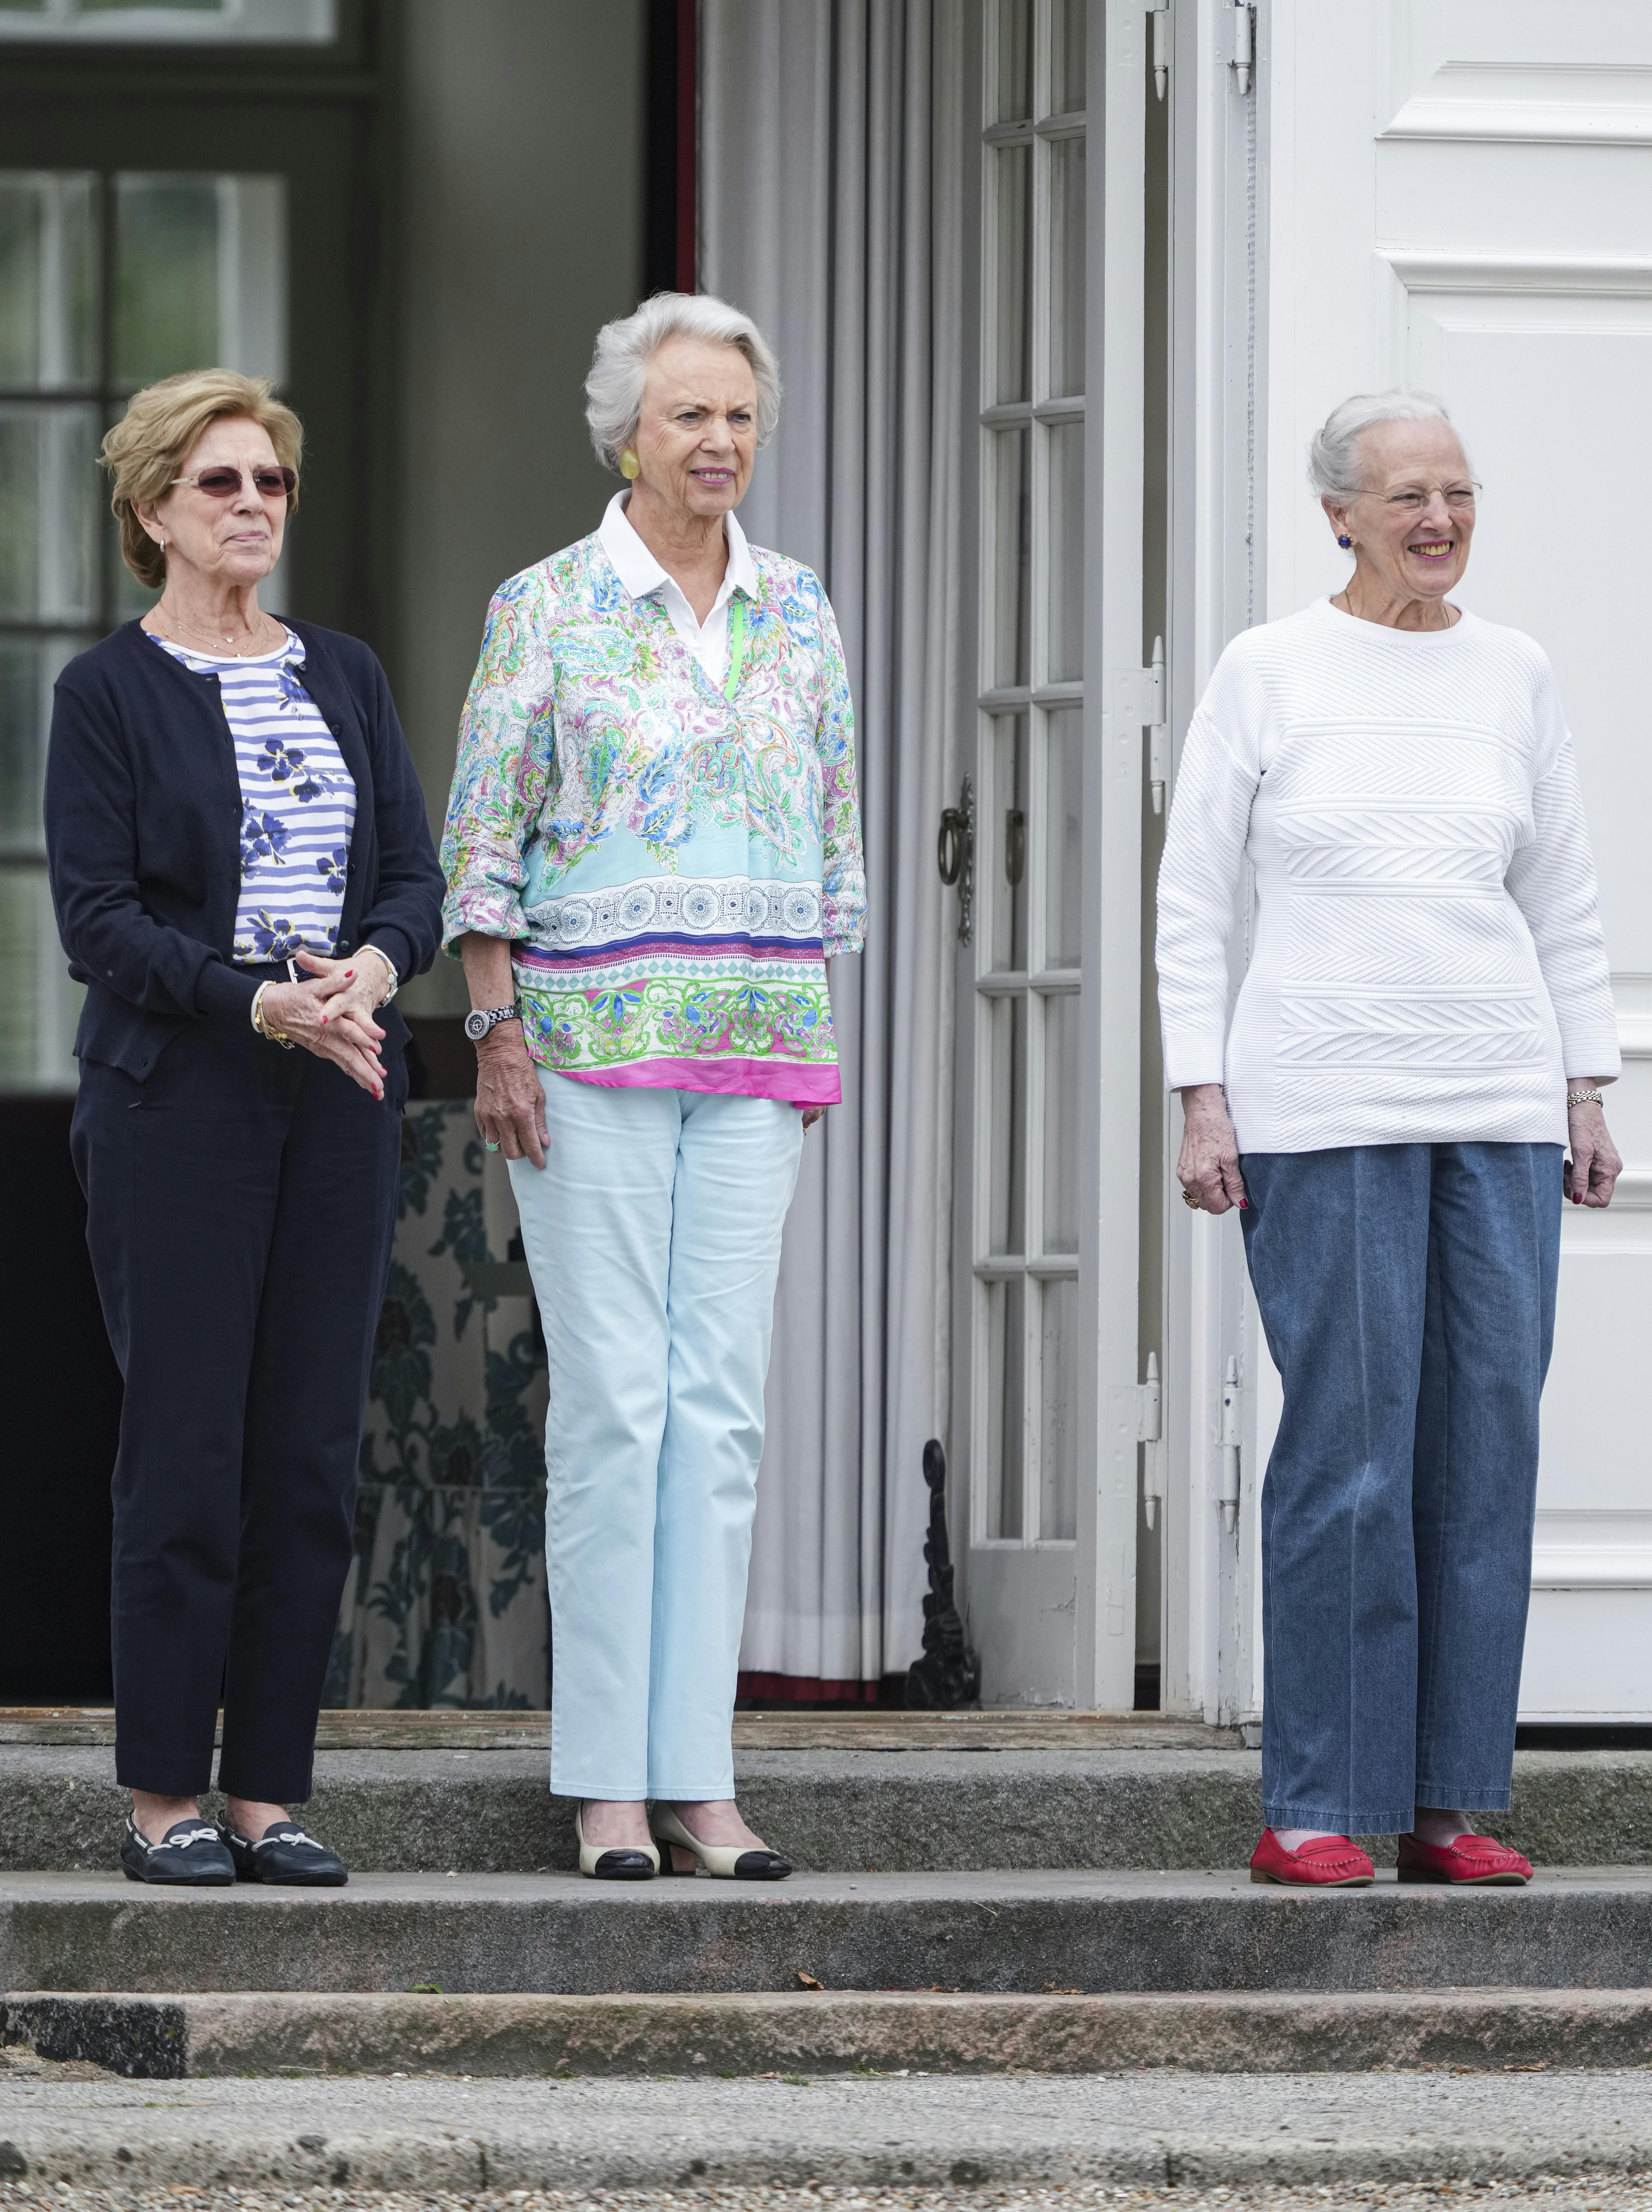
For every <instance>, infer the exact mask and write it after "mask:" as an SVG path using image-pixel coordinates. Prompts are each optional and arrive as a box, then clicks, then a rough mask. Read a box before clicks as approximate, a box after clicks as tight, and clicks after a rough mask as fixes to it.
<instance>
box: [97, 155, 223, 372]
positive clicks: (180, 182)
mask: <svg viewBox="0 0 1652 2212" xmlns="http://www.w3.org/2000/svg"><path fill="white" fill-rule="evenodd" d="M114 317H115V320H114V332H113V356H114V374H115V380H116V381H117V383H119V384H125V385H138V384H149V383H152V382H153V381H154V380H155V378H156V377H161V376H171V375H173V374H175V373H176V372H177V371H178V370H179V369H184V368H213V367H215V366H216V365H217V364H218V360H219V343H218V340H219V323H218V184H217V179H216V178H215V177H159V176H157V177H148V176H125V177H118V178H117V179H115V273H114Z"/></svg>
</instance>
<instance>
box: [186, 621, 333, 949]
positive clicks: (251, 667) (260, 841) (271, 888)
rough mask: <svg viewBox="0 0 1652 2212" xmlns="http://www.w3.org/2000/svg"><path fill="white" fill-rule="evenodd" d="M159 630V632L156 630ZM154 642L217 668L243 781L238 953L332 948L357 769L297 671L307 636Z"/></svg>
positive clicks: (205, 668)
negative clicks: (239, 650) (238, 647)
mask: <svg viewBox="0 0 1652 2212" xmlns="http://www.w3.org/2000/svg"><path fill="white" fill-rule="evenodd" d="M148 635H150V636H154V635H155V634H154V632H153V631H150V632H149V633H148ZM155 643H156V644H157V645H158V646H159V647H161V651H162V652H163V653H171V655H172V656H173V659H174V660H181V661H182V662H183V664H184V665H185V668H190V669H193V670H194V671H195V672H196V674H197V675H203V676H204V675H212V676H216V678H218V681H219V685H220V687H221V689H222V693H223V702H224V716H225V719H226V720H228V724H229V733H230V736H231V738H233V739H234V745H235V766H236V769H238V771H239V772H240V781H241V890H240V899H239V901H238V902H237V904H236V908H235V939H234V957H235V958H236V960H237V961H240V962H241V963H245V964H246V965H249V966H251V965H256V964H258V963H261V962H265V961H270V960H287V959H290V958H291V957H292V956H293V955H294V954H295V953H296V952H319V953H325V954H329V955H331V952H332V950H333V947H334V945H336V944H337V939H338V922H339V917H340V915H342V914H343V910H344V884H345V880H346V868H347V864H348V862H349V844H350V833H351V831H352V830H353V829H355V777H354V776H352V775H351V774H350V772H349V769H347V768H346V767H345V765H344V759H343V754H342V753H341V752H340V751H339V750H338V746H337V743H336V741H335V739H334V738H333V734H332V732H331V730H330V729H329V728H328V727H327V725H326V723H325V721H324V720H322V717H321V710H320V708H319V707H318V706H317V705H316V703H315V702H314V700H313V699H312V698H311V696H310V695H309V693H308V692H307V690H305V689H304V686H303V684H301V682H300V680H299V671H300V670H301V668H302V667H303V665H304V647H303V643H302V641H301V640H300V639H298V638H296V637H295V636H294V635H293V634H292V632H291V631H290V630H288V633H287V641H286V643H285V644H284V645H282V646H281V647H278V648H277V649H276V651H275V652H274V653H263V654H261V655H259V656H258V658H257V659H246V660H236V659H230V658H228V657H227V656H226V657H222V658H221V657H220V656H218V655H216V654H214V653H196V652H194V651H192V650H191V649H190V648H188V647H184V646H181V645H175V644H173V641H172V640H171V639H170V638H167V637H156V638H155Z"/></svg>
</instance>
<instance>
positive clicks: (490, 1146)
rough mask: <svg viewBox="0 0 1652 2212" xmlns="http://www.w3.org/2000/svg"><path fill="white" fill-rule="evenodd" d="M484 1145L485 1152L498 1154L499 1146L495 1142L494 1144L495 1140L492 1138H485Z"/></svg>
mask: <svg viewBox="0 0 1652 2212" xmlns="http://www.w3.org/2000/svg"><path fill="white" fill-rule="evenodd" d="M482 1144H483V1150H484V1151H485V1152H497V1151H498V1150H499V1147H498V1146H497V1145H496V1144H495V1142H494V1140H493V1139H492V1138H491V1137H484V1138H483V1139H482Z"/></svg>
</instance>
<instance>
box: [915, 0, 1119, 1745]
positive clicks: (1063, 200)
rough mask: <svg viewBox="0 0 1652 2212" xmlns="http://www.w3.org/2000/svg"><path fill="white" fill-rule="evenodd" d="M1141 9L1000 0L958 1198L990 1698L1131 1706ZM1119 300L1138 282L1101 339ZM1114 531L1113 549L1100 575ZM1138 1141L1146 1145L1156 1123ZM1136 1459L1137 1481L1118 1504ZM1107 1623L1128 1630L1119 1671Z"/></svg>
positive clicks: (992, 79) (993, 23) (978, 1571)
mask: <svg viewBox="0 0 1652 2212" xmlns="http://www.w3.org/2000/svg"><path fill="white" fill-rule="evenodd" d="M984 29H985V38H984V42H983V54H982V71H981V76H982V82H981V106H980V129H981V139H982V148H981V168H982V202H981V363H980V391H979V402H978V414H979V426H980V427H979V470H980V476H979V492H980V513H981V531H980V545H981V616H980V627H979V637H980V663H979V690H978V700H977V706H978V718H977V732H976V743H975V757H974V760H975V764H974V771H973V793H972V796H973V805H974V848H975V860H974V872H973V884H972V889H973V895H974V896H973V913H972V915H971V941H970V943H969V947H968V951H967V953H966V954H965V956H964V961H963V973H962V979H961V987H960V1002H961V1011H962V1016H963V1018H962V1020H961V1024H960V1027H961V1031H962V1033H963V1046H962V1051H961V1057H960V1079H961V1081H962V1082H963V1084H964V1085H967V1086H968V1087H969V1091H970V1093H971V1095H972V1099H973V1119H972V1127H973V1132H974V1141H973V1144H972V1146H970V1147H969V1154H968V1160H967V1167H966V1170H965V1173H964V1176H963V1179H962V1183H961V1188H960V1191H959V1208H958V1211H959V1218H960V1224H961V1230H960V1234H961V1238H962V1239H963V1242H964V1245H965V1246H966V1248H967V1249H963V1250H962V1251H961V1255H960V1256H961V1259H962V1260H963V1268H962V1269H961V1272H963V1273H967V1277H968V1282H969V1292H968V1311H967V1316H962V1317H961V1318H963V1327H964V1332H965V1335H966V1348H967V1355H968V1359H967V1372H968V1386H967V1390H966V1391H965V1392H964V1393H963V1401H964V1419H965V1421H966V1424H967V1431H968V1436H967V1445H968V1449H967V1468H968V1477H967V1491H968V1495H967V1498H966V1499H964V1500H963V1501H962V1502H963V1505H964V1517H965V1519H966V1522H967V1553H966V1558H965V1561H964V1583H965V1599H966V1604H967V1607H968V1612H969V1623H970V1629H971V1633H972V1636H973V1638H974V1640H975V1643H976V1644H977V1645H978V1646H979V1648H980V1650H981V1656H982V1662H983V1685H982V1692H983V1696H984V1697H985V1699H987V1702H989V1703H1013V1704H1031V1705H1072V1704H1074V1703H1077V1704H1079V1705H1095V1704H1096V1703H1097V1702H1102V1703H1113V1704H1125V1705H1127V1704H1128V1703H1129V1702H1130V1695H1131V1692H1130V1684H1131V1681H1132V1679H1133V1664H1134V1648H1133V1632H1134V1613H1133V1589H1132V1588H1131V1587H1129V1586H1130V1584H1131V1577H1132V1575H1133V1533H1134V1514H1135V1488H1136V1483H1135V1475H1136V1452H1135V1431H1134V1426H1133V1419H1134V1398H1133V1389H1132V1390H1131V1392H1130V1397H1131V1408H1130V1411H1131V1421H1132V1425H1131V1428H1130V1435H1129V1443H1128V1451H1127V1459H1128V1468H1127V1471H1126V1470H1125V1469H1124V1468H1123V1465H1122V1459H1123V1456H1126V1455H1118V1456H1117V1457H1116V1459H1115V1458H1109V1456H1108V1453H1107V1451H1106V1449H1105V1443H1104V1433H1103V1432H1104V1429H1105V1421H1104V1419H1103V1415H1102V1407H1103V1405H1104V1403H1105V1402H1106V1396H1107V1394H1106V1389H1105V1386H1104V1382H1103V1377H1104V1376H1108V1375H1109V1374H1110V1373H1111V1372H1112V1371H1113V1369H1114V1366H1116V1370H1117V1373H1118V1375H1119V1376H1120V1377H1121V1378H1127V1379H1128V1380H1129V1381H1130V1382H1131V1383H1132V1384H1133V1376H1134V1371H1135V1370H1134V1360H1135V1341H1134V1300H1135V1277H1134V1250H1135V1247H1134V1218H1135V1217H1134V1208H1135V1188H1134V1177H1133V1174H1131V1175H1129V1176H1127V1182H1128V1200H1129V1204H1128V1208H1127V1209H1122V1208H1121V1209H1120V1212H1119V1219H1120V1222H1121V1241H1119V1242H1116V1243H1111V1244H1110V1245H1109V1249H1108V1254H1107V1261H1106V1266H1107V1270H1108V1279H1109V1281H1111V1280H1113V1279H1115V1278H1116V1279H1117V1280H1118V1281H1120V1282H1121V1283H1122V1282H1126V1281H1127V1285H1128V1290H1127V1300H1126V1301H1125V1302H1124V1303H1125V1304H1127V1309H1128V1310H1127V1318H1126V1328H1127V1333H1128V1342H1127V1343H1126V1344H1122V1345H1121V1346H1109V1345H1107V1344H1106V1343H1105V1342H1104V1339H1105V1336H1106V1330H1107V1327H1108V1318H1107V1316H1106V1313H1105V1306H1106V1298H1105V1293H1104V1291H1102V1285H1101V1283H1100V1281H1099V1279H1098V1272H1097V1255H1098V1251H1099V1249H1100V1246H1101V1243H1102V1206H1103V1204H1104V1197H1103V1192H1102V1178H1101V1176H1100V1168H1099V1163H1100V1161H1101V1158H1102V1149H1103V1142H1104V1126H1105V1109H1106V1103H1107V1101H1106V1100H1104V1098H1103V1096H1102V1090H1103V1086H1102V1082H1101V1079H1100V1075H1099V1067H1100V1065H1101V1062H1102V1058H1103V1046H1102V1034H1103V1027H1104V1024H1105V1021H1106V1010H1107V1007H1108V1003H1109V1000H1108V994H1107V993H1106V992H1105V990H1104V988H1103V979H1104V977H1105V976H1106V975H1107V974H1108V973H1109V972H1110V971H1111V969H1112V967H1113V964H1114V963H1119V962H1122V963H1126V964H1127V972H1128V975H1129V991H1128V994H1125V993H1123V992H1122V991H1121V992H1119V993H1117V994H1114V1003H1116V1005H1117V1006H1118V1008H1119V1010H1120V1011H1121V1013H1122V1015H1123V1016H1124V1022H1123V1029H1122V1032H1121V1033H1119V1034H1116V1035H1115V1036H1114V1038H1113V1039H1112V1051H1111V1054H1110V1055H1109V1057H1108V1066H1109V1069H1110V1070H1111V1071H1112V1072H1113V1073H1114V1075H1116V1076H1122V1074H1123V1073H1124V1071H1125V1070H1126V1069H1128V1071H1129V1074H1128V1084H1129V1101H1130V1103H1131V1106H1132V1108H1133V1101H1134V1083H1135V1074H1134V1068H1135V1054H1136V1030H1135V1027H1134V1000H1135V993H1136V987H1137V986H1136V969H1135V964H1134V963H1135V960H1136V957H1137V953H1138V950H1139V939H1138V938H1137V936H1136V934H1135V930H1134V925H1135V918H1136V913H1137V903H1138V899H1139V843H1137V842H1133V841H1134V840H1136V839H1137V838H1138V837H1139V819H1138V816H1137V812H1136V811H1135V810H1137V809H1138V808H1139V789H1140V785H1139V770H1138V771H1137V773H1136V775H1134V777H1133V778H1127V779H1126V781H1127V783H1128V788H1127V791H1126V792H1125V793H1124V794H1123V796H1122V798H1121V796H1120V794H1119V793H1117V792H1114V793H1109V789H1108V776H1107V775H1106V772H1105V768H1104V760H1105V747H1106V737H1107V729H1106V724H1107V717H1106V713H1105V708H1106V707H1107V703H1108V702H1107V697H1106V680H1105V675H1104V671H1105V669H1106V667H1107V665H1108V626H1109V624H1111V625H1112V626H1113V627H1114V628H1115V629H1117V631H1118V633H1119V634H1120V635H1128V636H1129V637H1130V640H1131V652H1130V658H1131V661H1132V666H1133V670H1134V668H1135V666H1136V665H1139V659H1140V654H1139V649H1137V648H1136V647H1135V644H1134V640H1135V635H1136V634H1137V633H1139V626H1140V542H1141V506H1140V379H1141V320H1140V264H1141V209H1142V191H1141V169H1140V146H1141V118H1142V112H1143V109H1142V101H1143V99H1144V90H1143V86H1144V77H1143V73H1142V65H1141V55H1142V38H1143V33H1144V31H1145V11H1144V9H1143V8H1142V6H1141V5H1140V0H1113V4H1111V5H1108V6H1103V5H1102V4H1101V0H987V6H986V9H985V15H984ZM1115 111H1116V115H1115ZM1103 113H1104V115H1105V117H1106V119H1107V131H1106V133H1105V134H1103V133H1102V131H1099V130H1098V131H1096V132H1095V133H1094V134H1093V136H1094V140H1095V148H1096V152H1095V155H1094V156H1093V155H1092V131H1091V127H1090V126H1091V119H1092V118H1093V117H1096V116H1098V115H1102V114H1103ZM1115 130H1116V136H1115ZM1104 143H1105V144H1106V146H1107V147H1108V161H1107V163H1106V173H1104V170H1103V164H1102V160H1101V158H1100V149H1101V148H1102V145H1103V144H1104ZM1132 148H1133V149H1134V152H1133V153H1132ZM1115 172H1116V174H1115ZM1104 292H1106V293H1108V294H1109V295H1112V294H1113V293H1116V299H1117V307H1116V312H1115V313H1114V315H1113V316H1112V317H1111V318H1110V319H1109V321H1108V331H1107V336H1106V342H1105V348H1103V347H1102V345H1101V344H1099V343H1098V342H1097V334H1098V331H1099V329H1100V325H1101V322H1102V317H1101V315H1100V313H1098V309H1099V307H1100V304H1101V295H1102V294H1103V293H1104ZM1132 333H1133V335H1132ZM1115 362H1116V371H1115V372H1114V373H1115V375H1116V379H1117V380H1121V384H1122V388H1123V393H1124V398H1123V407H1124V408H1132V407H1133V415H1127V414H1126V413H1125V412H1124V411H1122V410H1121V412H1120V414H1119V416H1118V417H1117V419H1118V421H1119V422H1121V424H1122V423H1125V422H1130V421H1133V423H1134V436H1133V441H1132V440H1131V438H1129V437H1128V436H1125V437H1123V438H1122V439H1117V438H1116V436H1115V443H1116V444H1117V447H1118V450H1117V452H1116V453H1115V452H1114V450H1112V449H1111V448H1109V449H1108V450H1107V451H1105V452H1104V450H1103V447H1102V441H1101V440H1100V438H1099V437H1098V435H1097V428H1096V425H1097V423H1098V422H1099V421H1100V419H1101V416H1102V409H1101V406H1100V405H1099V404H1097V403H1098V402H1100V401H1101V400H1102V398H1103V397H1104V396H1105V395H1106V392H1107V385H1108V375H1109V373H1110V371H1113V369H1114V363H1115ZM1132 391H1133V396H1132ZM1118 518H1122V520H1119V519H1118ZM1109 521H1112V522H1113V524H1114V532H1115V537H1116V542H1117V548H1118V555H1117V560H1116V563H1113V562H1109V563H1108V565H1107V567H1106V569H1105V574H1104V572H1103V563H1102V557H1101V552H1100V548H1101V544H1102V540H1103V538H1104V537H1105V536H1106V533H1107V532H1108V526H1109ZM1127 704H1128V702H1127ZM1121 807H1122V808H1125V809H1127V810H1128V811H1129V834H1128V836H1127V837H1124V838H1122V840H1121V842H1123V843H1124V846H1125V851H1124V854H1123V859H1122V861H1121V864H1119V865H1117V866H1115V865H1114V859H1113V857H1112V855H1111V854H1110V853H1109V849H1108V848H1109V837H1110V836H1117V835H1118V834H1119V833H1118V832H1117V831H1116V830H1115V829H1114V811H1116V810H1117V809H1119V808H1121ZM1103 886H1105V890H1106V891H1107V892H1108V893H1109V894H1111V905H1110V907H1109V903H1108V898H1107V897H1106V896H1103ZM1114 910H1116V915H1117V916H1118V918H1119V921H1120V924H1121V927H1120V933H1119V940H1118V941H1117V942H1116V943H1115V942H1114V938H1113V936H1112V935H1111V934H1109V933H1108V927H1107V923H1108V916H1109V915H1110V914H1111V913H1112V912H1114ZM1122 1088H1123V1086H1122V1085H1120V1086H1119V1090H1120V1095H1122ZM1124 1141H1125V1142H1126V1143H1127V1145H1128V1146H1129V1147H1130V1151H1129V1158H1130V1161H1131V1162H1132V1163H1133V1158H1134V1123H1133V1121H1132V1123H1131V1126H1130V1128H1129V1130H1128V1132H1127V1135H1126V1137H1125V1139H1124ZM1126 1211H1127V1213H1128V1219H1127V1222H1126V1220H1125V1212H1126ZM1126 1480H1127V1491H1128V1496H1127V1498H1123V1497H1122V1495H1121V1496H1120V1497H1119V1498H1114V1496H1113V1491H1114V1488H1121V1486H1125V1484H1126ZM1098 1614H1100V1615H1101V1616H1102V1618H1103V1619H1105V1618H1108V1617H1110V1616H1111V1615H1113V1614H1116V1617H1117V1620H1118V1621H1119V1622H1120V1624H1121V1625H1122V1624H1123V1623H1125V1622H1126V1621H1127V1623H1128V1627H1127V1630H1125V1629H1123V1628H1122V1626H1121V1632H1119V1633H1118V1634H1117V1635H1116V1636H1115V1637H1114V1638H1113V1639H1111V1640H1112V1641H1113V1642H1115V1643H1116V1646H1117V1649H1116V1650H1114V1651H1112V1652H1111V1653H1110V1654H1109V1656H1110V1657H1111V1659H1112V1660H1113V1661H1114V1662H1115V1663H1114V1666H1113V1669H1112V1674H1110V1675H1109V1676H1108V1681H1107V1683H1106V1685H1105V1686H1102V1687H1099V1688H1098V1676H1097V1672H1096V1668H1097V1654H1096V1622H1097V1618H1098Z"/></svg>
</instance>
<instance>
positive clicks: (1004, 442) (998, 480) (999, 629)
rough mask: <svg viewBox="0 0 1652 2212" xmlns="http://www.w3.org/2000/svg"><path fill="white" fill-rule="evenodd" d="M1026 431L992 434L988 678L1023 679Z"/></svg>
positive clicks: (1008, 681)
mask: <svg viewBox="0 0 1652 2212" xmlns="http://www.w3.org/2000/svg"><path fill="white" fill-rule="evenodd" d="M1027 435H1028V434H1027V432H1026V431H1025V430H998V431H995V432H994V433H993V456H992V463H993V505H994V508H995V510H996V513H995V520H994V525H993V529H994V536H995V544H994V546H993V649H992V671H993V672H992V682H993V684H995V685H1004V686H1007V685H1011V684H1025V683H1026V682H1027V680H1028V675H1027V666H1028V649H1027V632H1028V619H1027V617H1028V600H1029V568H1030V565H1031V564H1030V554H1031V537H1032V524H1031V516H1030V514H1029V508H1028V499H1027V489H1028V487H1027Z"/></svg>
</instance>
